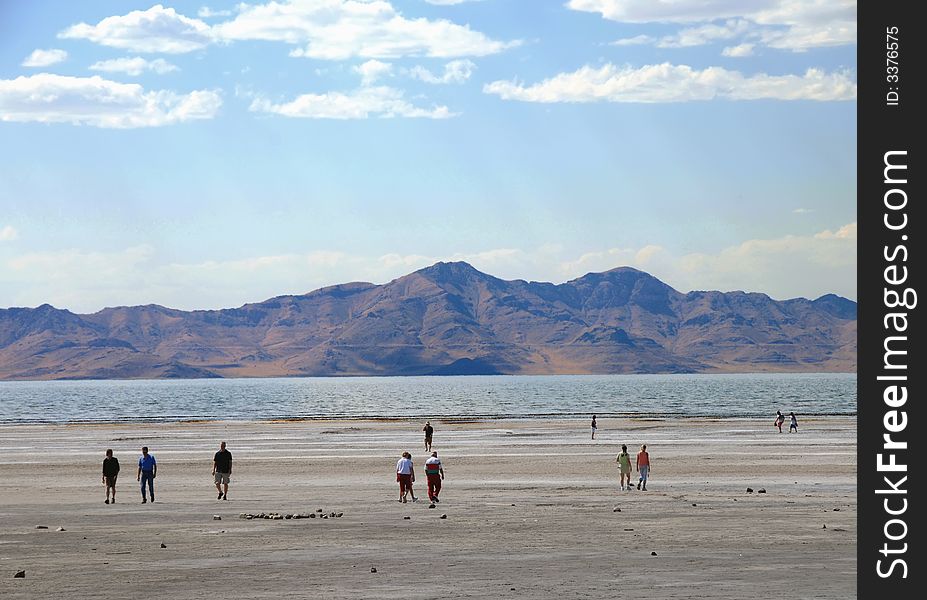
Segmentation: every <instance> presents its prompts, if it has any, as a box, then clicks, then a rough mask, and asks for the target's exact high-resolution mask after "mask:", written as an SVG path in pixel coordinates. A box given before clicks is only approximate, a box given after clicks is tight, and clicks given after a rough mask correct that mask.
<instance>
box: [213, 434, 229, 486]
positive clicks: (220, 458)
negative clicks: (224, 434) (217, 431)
mask: <svg viewBox="0 0 927 600" xmlns="http://www.w3.org/2000/svg"><path fill="white" fill-rule="evenodd" d="M212 476H213V479H214V480H215V482H216V491H217V492H219V497H218V498H216V499H217V500H228V499H229V480H230V479H231V477H232V453H231V452H229V451H228V450H226V449H225V442H221V443H220V444H219V451H218V452H216V455H215V456H214V457H213V459H212Z"/></svg>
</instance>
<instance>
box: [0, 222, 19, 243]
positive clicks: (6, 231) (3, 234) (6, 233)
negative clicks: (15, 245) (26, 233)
mask: <svg viewBox="0 0 927 600" xmlns="http://www.w3.org/2000/svg"><path fill="white" fill-rule="evenodd" d="M18 237H19V232H18V231H16V228H15V227H13V226H12V225H6V226H4V227H3V228H0V242H12V241H13V240H15V239H17V238H18Z"/></svg>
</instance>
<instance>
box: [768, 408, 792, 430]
mask: <svg viewBox="0 0 927 600" xmlns="http://www.w3.org/2000/svg"><path fill="white" fill-rule="evenodd" d="M783 423H785V416H784V415H783V414H782V412H781V411H778V410H777V411H776V420H775V421H774V422H773V425H774V426H775V427H776V428H777V429H778V430H779V433H782V424H783ZM792 432H795V433H798V419H796V418H795V413H789V433H792Z"/></svg>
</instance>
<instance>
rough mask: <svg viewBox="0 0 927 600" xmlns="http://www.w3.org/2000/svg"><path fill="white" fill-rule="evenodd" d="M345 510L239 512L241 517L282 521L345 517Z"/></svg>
mask: <svg viewBox="0 0 927 600" xmlns="http://www.w3.org/2000/svg"><path fill="white" fill-rule="evenodd" d="M343 516H344V513H343V512H325V511H323V510H322V509H321V508H319V509H316V511H315V512H311V513H279V512H267V513H264V512H262V513H239V514H238V518H239V519H247V520H249V521H250V520H252V519H267V520H270V521H282V520H284V519H316V518H318V519H338V518H340V517H343Z"/></svg>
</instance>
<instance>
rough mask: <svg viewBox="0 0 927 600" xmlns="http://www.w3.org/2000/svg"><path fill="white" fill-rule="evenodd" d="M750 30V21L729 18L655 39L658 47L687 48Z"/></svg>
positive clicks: (725, 38)
mask: <svg viewBox="0 0 927 600" xmlns="http://www.w3.org/2000/svg"><path fill="white" fill-rule="evenodd" d="M748 31H750V23H748V22H747V21H745V20H743V19H730V20H728V21H725V22H723V23H720V24H715V23H706V24H705V25H699V26H697V27H687V28H685V29H681V30H679V31H678V32H676V33H675V34H673V35H668V36H665V37H663V38H661V39H660V40H659V41H657V43H656V44H657V46H658V47H660V48H688V47H691V46H704V45H705V44H710V43H713V42H716V41H718V40H729V39H732V38H735V37H739V36H742V35H744V34H745V33H747V32H748Z"/></svg>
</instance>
